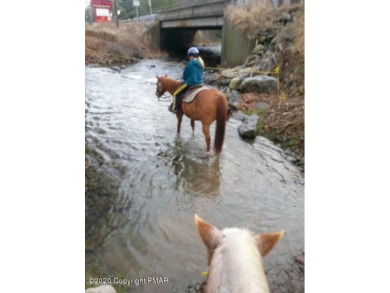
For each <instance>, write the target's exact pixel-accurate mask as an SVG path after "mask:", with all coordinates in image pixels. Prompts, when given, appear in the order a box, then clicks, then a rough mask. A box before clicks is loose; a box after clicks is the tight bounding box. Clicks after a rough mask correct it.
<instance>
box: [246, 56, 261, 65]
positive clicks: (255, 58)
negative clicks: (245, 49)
mask: <svg viewBox="0 0 390 293" xmlns="http://www.w3.org/2000/svg"><path fill="white" fill-rule="evenodd" d="M259 60H260V57H259V56H257V55H250V56H249V57H248V58H247V59H246V61H245V66H246V67H252V66H254V65H256V64H257V62H259Z"/></svg>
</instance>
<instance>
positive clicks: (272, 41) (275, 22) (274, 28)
mask: <svg viewBox="0 0 390 293" xmlns="http://www.w3.org/2000/svg"><path fill="white" fill-rule="evenodd" d="M225 16H226V18H227V19H228V21H229V22H230V23H231V24H232V25H233V26H234V27H235V29H236V30H237V31H238V32H240V33H242V34H246V35H247V36H248V37H250V38H253V39H256V46H255V48H254V49H253V52H252V54H250V55H249V56H248V58H247V59H246V61H245V63H244V64H242V65H240V66H237V67H235V68H231V69H228V70H220V71H216V72H215V73H214V74H212V75H211V77H210V78H208V79H207V80H206V83H211V84H216V85H218V86H219V87H221V88H224V94H225V95H226V97H227V98H228V100H229V104H230V105H231V106H232V108H235V109H237V110H241V111H242V112H244V113H246V114H252V113H255V114H257V115H258V121H257V127H256V134H257V135H262V136H265V137H267V138H269V139H271V140H272V141H274V142H275V143H277V144H279V145H280V146H281V147H282V148H284V149H286V150H287V152H289V153H290V155H293V157H294V158H295V159H294V161H295V163H296V164H297V165H298V166H300V167H302V169H303V168H304V89H305V87H304V6H303V5H294V6H289V7H281V8H277V9H274V8H271V7H268V6H267V5H264V4H262V3H261V1H260V2H259V3H258V4H251V5H246V6H238V7H237V6H230V7H228V9H227V11H226V15H225ZM147 28H148V25H147V24H144V23H126V24H120V26H119V28H116V26H115V24H113V23H109V24H99V25H96V26H95V25H86V27H85V62H86V63H87V64H91V63H95V64H100V65H105V66H110V65H127V64H131V63H132V62H134V61H137V60H139V59H143V58H161V57H164V56H165V54H164V53H163V52H160V51H158V50H154V49H151V47H150V46H149V45H148V44H146V43H144V42H143V40H142V34H143V32H144V31H145V30H146V29H147ZM206 66H207V64H206ZM256 75H268V76H269V77H270V78H271V77H272V78H274V79H275V80H277V84H276V86H275V88H274V89H273V90H272V91H268V92H267V93H264V92H262V91H259V90H257V88H256V87H252V88H249V89H247V90H243V91H240V90H241V88H242V84H243V81H244V79H245V78H248V77H256ZM237 96H238V98H237ZM232 97H233V98H232ZM231 100H233V101H231ZM259 104H260V105H261V106H260V107H258V105H259Z"/></svg>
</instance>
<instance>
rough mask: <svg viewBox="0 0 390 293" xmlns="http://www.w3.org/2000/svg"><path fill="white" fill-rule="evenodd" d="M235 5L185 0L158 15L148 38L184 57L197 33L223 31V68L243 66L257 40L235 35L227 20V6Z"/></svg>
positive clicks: (231, 2) (221, 1) (229, 2)
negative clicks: (225, 17)
mask: <svg viewBox="0 0 390 293" xmlns="http://www.w3.org/2000/svg"><path fill="white" fill-rule="evenodd" d="M233 2H237V1H226V0H214V1H207V0H203V1H200V0H195V1H185V0H182V1H181V3H180V5H179V6H177V7H174V8H171V9H169V10H165V11H160V12H159V13H158V22H157V23H156V24H155V25H154V26H153V27H151V28H150V29H149V31H148V32H147V33H146V37H147V38H148V39H149V41H151V43H153V44H158V46H159V48H161V49H163V50H166V51H168V52H180V53H181V54H183V55H184V54H185V52H186V50H187V49H188V48H189V47H190V46H191V45H193V38H194V36H195V33H196V32H197V31H198V30H221V33H222V44H221V64H222V65H225V66H235V65H239V64H242V63H243V62H244V61H245V59H246V57H247V56H248V54H249V53H250V52H251V50H252V49H253V47H254V42H255V40H250V39H248V38H247V37H246V36H244V35H242V34H238V33H236V32H235V31H234V30H233V28H232V27H231V26H230V25H229V23H228V22H227V21H226V19H224V12H225V9H226V7H227V5H228V4H233Z"/></svg>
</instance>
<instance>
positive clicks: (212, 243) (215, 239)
mask: <svg viewBox="0 0 390 293" xmlns="http://www.w3.org/2000/svg"><path fill="white" fill-rule="evenodd" d="M195 225H196V229H197V230H198V233H199V235H200V238H202V240H203V243H204V244H205V245H206V247H207V248H208V250H214V249H215V248H216V247H217V246H218V245H219V243H220V242H221V240H222V232H221V231H219V230H218V229H217V228H216V227H215V226H213V225H211V224H209V223H207V222H205V221H203V220H202V219H201V218H200V217H198V216H197V215H195Z"/></svg>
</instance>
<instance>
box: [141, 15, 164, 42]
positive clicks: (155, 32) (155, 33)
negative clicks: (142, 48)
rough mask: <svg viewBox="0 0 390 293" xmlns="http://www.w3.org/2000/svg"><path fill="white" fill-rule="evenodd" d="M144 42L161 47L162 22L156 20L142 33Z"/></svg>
mask: <svg viewBox="0 0 390 293" xmlns="http://www.w3.org/2000/svg"><path fill="white" fill-rule="evenodd" d="M142 39H143V41H144V42H146V43H147V44H149V46H151V47H153V48H155V49H160V47H161V36H160V22H158V21H157V22H155V23H154V24H153V25H152V26H151V27H150V28H148V29H147V30H146V32H144V34H143V35H142Z"/></svg>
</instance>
